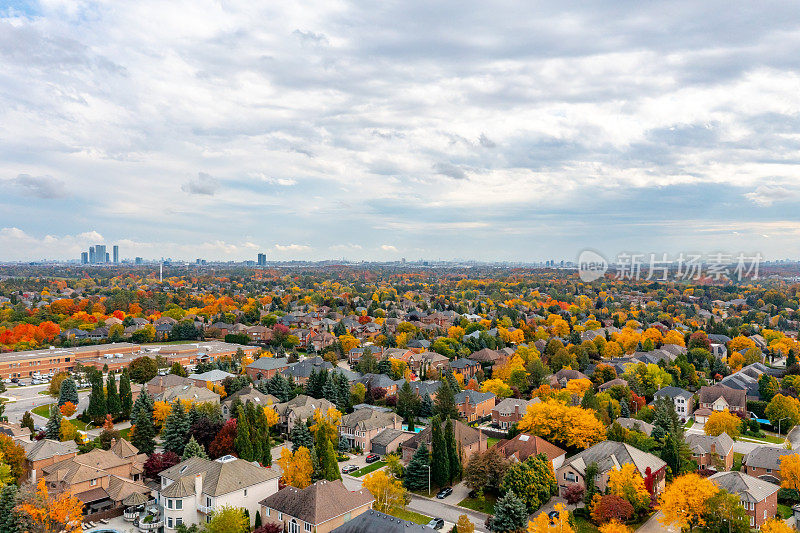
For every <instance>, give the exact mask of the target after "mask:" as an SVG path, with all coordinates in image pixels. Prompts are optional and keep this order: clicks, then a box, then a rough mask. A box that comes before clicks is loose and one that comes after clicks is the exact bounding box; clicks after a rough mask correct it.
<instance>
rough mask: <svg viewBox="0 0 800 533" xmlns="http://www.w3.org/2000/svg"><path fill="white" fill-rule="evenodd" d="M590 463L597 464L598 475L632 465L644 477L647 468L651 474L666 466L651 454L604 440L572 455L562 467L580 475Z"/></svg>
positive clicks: (584, 472)
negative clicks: (575, 471) (568, 467)
mask: <svg viewBox="0 0 800 533" xmlns="http://www.w3.org/2000/svg"><path fill="white" fill-rule="evenodd" d="M591 463H597V469H598V472H599V473H603V472H608V471H609V470H611V469H613V468H619V467H621V466H622V465H624V464H625V463H632V464H633V465H634V466H635V467H636V469H637V470H638V471H639V473H640V474H641V475H642V477H644V475H645V472H646V470H647V468H648V467H649V468H650V471H651V472H652V473H655V472H657V471H658V470H660V469H662V468H664V467H665V466H667V463H665V462H664V461H662V460H661V459H659V458H658V457H656V456H655V455H653V454H650V453H647V452H643V451H642V450H639V449H638V448H634V447H633V446H631V445H629V444H625V443H623V442H614V441H610V440H606V441H603V442H599V443H597V444H595V445H594V446H592V447H591V448H587V449H585V450H583V451H582V452H580V453H579V454H577V455H573V456H572V457H570V458H569V459H568V460H566V461H564V466H567V465H569V466H572V467H573V468H574V469H575V470H577V471H578V472H579V473H580V474H581V475H585V474H586V467H587V466H588V465H590V464H591Z"/></svg>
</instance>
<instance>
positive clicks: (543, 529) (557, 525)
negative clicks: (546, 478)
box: [528, 503, 575, 533]
mask: <svg viewBox="0 0 800 533" xmlns="http://www.w3.org/2000/svg"><path fill="white" fill-rule="evenodd" d="M555 510H556V512H557V513H558V516H557V517H556V519H555V520H554V521H553V523H550V517H549V516H547V514H546V513H539V515H538V516H537V517H536V518H534V519H533V520H532V521H530V522H528V533H575V530H574V529H572V526H571V525H570V524H569V511H567V508H566V507H564V504H563V503H557V504H556V506H555Z"/></svg>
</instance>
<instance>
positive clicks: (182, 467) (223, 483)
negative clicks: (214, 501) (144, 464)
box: [160, 457, 280, 496]
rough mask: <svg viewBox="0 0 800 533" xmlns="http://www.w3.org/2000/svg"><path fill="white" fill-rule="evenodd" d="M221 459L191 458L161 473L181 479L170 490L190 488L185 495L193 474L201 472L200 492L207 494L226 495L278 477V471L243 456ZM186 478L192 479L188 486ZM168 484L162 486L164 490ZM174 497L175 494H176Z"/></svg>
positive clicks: (192, 483) (168, 477) (162, 475)
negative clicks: (176, 485)
mask: <svg viewBox="0 0 800 533" xmlns="http://www.w3.org/2000/svg"><path fill="white" fill-rule="evenodd" d="M223 459H224V458H221V459H217V460H216V461H211V460H208V459H203V458H201V457H192V458H190V459H187V460H185V461H181V462H180V463H178V464H176V465H175V466H172V467H170V468H168V469H166V470H164V471H162V472H161V474H160V475H161V477H165V478H167V479H171V480H173V481H174V482H176V483H177V482H178V481H180V482H181V483H182V485H181V486H180V487H176V488H175V489H173V491H177V492H185V491H187V490H190V491H191V492H189V493H188V494H185V495H187V496H188V495H189V494H194V476H195V475H196V474H202V477H203V488H202V491H203V494H208V495H209V496H220V495H222V494H228V493H230V492H233V491H236V490H239V489H244V488H247V487H250V486H252V485H257V484H258V483H263V482H264V481H269V480H270V479H275V478H277V477H280V474H279V473H278V472H277V471H275V470H273V469H270V468H262V467H260V466H257V465H255V464H253V463H250V462H248V461H245V460H243V459H236V458H232V459H229V460H224V461H223ZM185 480H188V482H191V488H189V487H188V486H187V485H186V482H187V481H185ZM173 484H174V483H173ZM171 486H172V485H170V486H169V487H167V488H165V489H164V491H166V490H167V489H169V488H170V487H171ZM162 493H163V491H162ZM174 496H177V494H175V495H174Z"/></svg>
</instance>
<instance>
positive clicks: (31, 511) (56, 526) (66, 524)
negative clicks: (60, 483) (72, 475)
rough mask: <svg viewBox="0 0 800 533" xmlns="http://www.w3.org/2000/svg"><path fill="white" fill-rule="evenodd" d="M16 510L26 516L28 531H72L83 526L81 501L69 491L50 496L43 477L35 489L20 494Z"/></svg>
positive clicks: (57, 532)
mask: <svg viewBox="0 0 800 533" xmlns="http://www.w3.org/2000/svg"><path fill="white" fill-rule="evenodd" d="M17 510H18V511H19V512H20V513H21V514H23V515H24V516H25V517H26V519H27V522H28V527H27V528H26V529H27V530H28V532H29V533H61V532H64V533H72V532H80V531H82V528H83V524H82V523H81V522H82V518H83V503H82V502H81V501H80V500H79V499H78V498H76V497H74V496H72V494H71V493H70V492H69V491H65V492H62V493H61V494H58V495H56V496H50V493H49V492H48V490H47V485H46V484H45V481H44V477H42V478H40V479H39V482H38V484H37V485H36V490H35V491H34V490H32V489H30V490H28V491H26V492H23V493H22V494H20V500H19V504H18V506H17Z"/></svg>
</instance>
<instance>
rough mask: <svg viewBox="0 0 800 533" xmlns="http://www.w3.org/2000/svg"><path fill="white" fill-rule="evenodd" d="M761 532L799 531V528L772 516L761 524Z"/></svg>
mask: <svg viewBox="0 0 800 533" xmlns="http://www.w3.org/2000/svg"><path fill="white" fill-rule="evenodd" d="M761 533H797V530H796V529H794V528H791V527H789V526H788V525H786V522H784V521H783V520H779V519H777V518H770V519H769V520H767V521H766V522H764V523H763V524H762V525H761Z"/></svg>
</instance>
